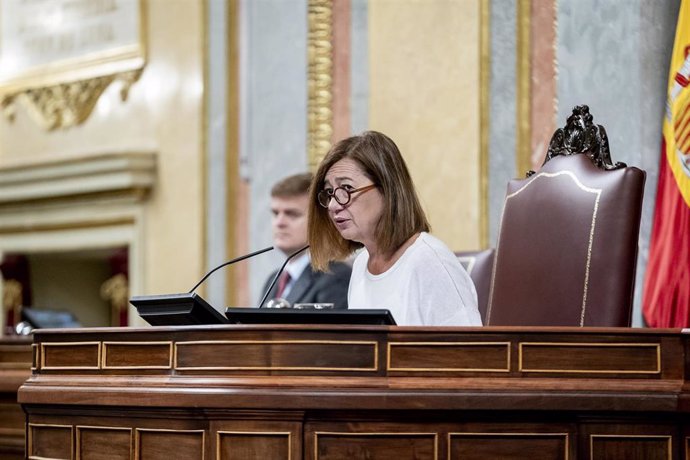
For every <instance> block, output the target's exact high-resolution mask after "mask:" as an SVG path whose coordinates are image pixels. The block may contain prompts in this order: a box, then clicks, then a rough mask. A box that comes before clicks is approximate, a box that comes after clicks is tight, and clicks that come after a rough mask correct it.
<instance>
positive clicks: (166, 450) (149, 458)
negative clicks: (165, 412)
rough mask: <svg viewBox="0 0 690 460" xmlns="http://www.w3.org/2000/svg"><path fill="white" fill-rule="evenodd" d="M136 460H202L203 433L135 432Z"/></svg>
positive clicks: (203, 447) (142, 430)
mask: <svg viewBox="0 0 690 460" xmlns="http://www.w3.org/2000/svg"><path fill="white" fill-rule="evenodd" d="M135 445H136V448H135V450H136V456H137V457H136V458H139V459H142V460H143V459H146V460H171V459H177V458H180V459H182V458H184V459H185V460H204V459H205V456H204V451H205V440H204V432H203V431H182V430H165V429H162V430H144V429H138V430H136V444H135Z"/></svg>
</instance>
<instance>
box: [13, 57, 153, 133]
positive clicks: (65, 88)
mask: <svg viewBox="0 0 690 460" xmlns="http://www.w3.org/2000/svg"><path fill="white" fill-rule="evenodd" d="M140 75H141V69H138V70H135V71H130V72H123V73H120V74H116V75H106V76H102V77H96V78H90V79H88V80H80V81H73V82H66V83H59V84H57V85H53V86H46V87H38V88H28V89H25V90H22V91H20V92H17V93H12V94H6V95H4V96H3V99H2V101H1V102H0V107H1V108H2V111H3V113H4V114H5V116H6V117H7V118H8V119H9V120H10V121H14V118H15V114H16V108H15V104H16V103H17V102H20V103H22V105H24V106H25V107H26V108H27V111H28V113H29V115H30V116H31V118H32V119H34V121H36V122H37V123H38V124H39V125H40V126H42V127H43V128H44V129H46V130H48V131H52V130H55V129H58V128H60V129H65V128H70V127H73V126H76V125H79V124H81V123H83V122H84V121H86V119H87V118H89V115H91V112H92V111H93V109H94V107H95V106H96V103H97V102H98V99H99V98H100V97H101V95H102V94H103V92H104V91H105V90H106V88H108V86H109V85H110V84H111V83H112V82H113V81H115V80H120V81H121V82H122V89H121V90H120V98H121V99H122V100H123V101H125V100H126V99H127V96H128V93H129V89H130V87H131V86H132V85H133V84H134V83H135V82H136V81H137V80H138V79H139V76H140Z"/></svg>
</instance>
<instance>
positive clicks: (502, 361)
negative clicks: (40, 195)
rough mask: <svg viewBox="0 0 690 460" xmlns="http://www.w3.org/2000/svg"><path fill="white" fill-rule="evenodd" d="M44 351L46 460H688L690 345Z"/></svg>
mask: <svg viewBox="0 0 690 460" xmlns="http://www.w3.org/2000/svg"><path fill="white" fill-rule="evenodd" d="M34 340H35V342H36V344H37V345H38V346H39V347H38V348H37V350H41V349H42V350H44V353H42V355H41V357H40V359H39V364H41V363H43V364H45V365H46V366H47V367H46V366H39V367H38V368H37V369H35V370H34V372H33V373H32V375H31V378H30V379H29V380H27V381H26V382H25V383H24V384H23V385H22V388H21V389H20V392H19V398H20V401H21V402H22V403H23V404H24V409H25V410H26V413H27V416H28V421H29V422H31V423H32V424H33V425H32V426H31V427H30V429H29V433H32V436H33V438H35V440H36V443H33V444H32V451H31V452H33V453H34V454H33V455H38V454H37V453H36V452H39V453H40V455H42V456H45V457H49V458H63V456H67V457H69V456H70V452H72V451H71V450H70V449H72V447H71V445H70V442H74V440H77V441H79V443H78V448H79V449H78V450H77V446H75V447H74V449H75V452H74V453H73V455H74V456H76V454H77V452H78V453H79V455H80V456H82V457H84V458H87V457H88V458H99V457H98V456H99V455H101V453H102V452H108V453H110V454H111V456H110V457H108V458H127V455H128V452H129V453H130V455H131V457H132V458H136V459H140V460H143V459H149V458H153V459H164V460H170V459H176V458H184V459H201V458H202V456H203V458H204V460H211V459H214V458H216V457H220V458H228V459H236V458H248V459H252V458H262V459H263V458H280V459H282V458H288V459H290V460H300V459H301V458H303V457H305V458H306V459H316V458H323V459H329V460H330V459H336V460H337V459H347V460H357V459H360V458H372V459H394V460H405V459H408V458H410V459H412V458H416V459H420V458H433V459H439V460H441V459H449V458H450V459H465V460H467V459H473V458H490V459H496V458H498V459H501V458H511V459H513V458H518V459H520V458H528V457H531V458H530V460H532V459H537V458H539V459H542V458H543V459H552V458H553V459H561V458H568V459H569V460H575V459H578V460H593V459H595V458H604V459H609V458H616V459H618V458H620V459H623V460H628V459H630V458H632V459H635V458H642V457H645V458H656V456H658V455H662V456H664V455H665V457H663V458H664V460H680V459H681V457H682V452H683V451H685V450H687V449H688V439H689V438H690V435H689V434H688V433H690V428H688V427H690V393H689V389H690V385H689V384H688V382H687V380H686V378H687V376H689V375H690V372H689V371H688V369H687V367H688V366H690V345H689V343H690V334H685V333H683V332H682V331H680V330H658V329H655V330H650V329H631V328H625V329H603V328H598V329H587V328H491V327H486V328H398V327H385V326H299V325H295V326H217V327H208V328H206V327H180V328H174V327H167V328H158V327H152V328H145V329H134V328H128V329H124V328H113V329H108V328H102V329H79V330H65V331H47V332H46V331H45V330H37V331H36V332H35V334H34ZM41 347H42V348H41ZM170 349H172V350H173V352H172V353H170V351H169V350H170ZM171 359H172V365H170V364H169V363H170V362H171ZM521 369H522V370H521ZM0 402H1V401H0ZM1 408H2V406H0V409H1ZM15 421H16V420H15ZM60 425H64V427H60ZM99 428H103V431H101V430H99ZM120 428H122V429H123V430H120ZM77 429H79V431H78V434H77ZM130 430H131V433H133V434H132V435H131V436H130V435H128V434H127V433H130ZM103 433H105V435H104V434H103ZM131 438H133V439H134V441H131V442H130V443H129V444H128V439H131ZM669 440H670V441H669ZM669 442H670V444H669ZM128 446H131V448H130V447H128ZM65 449H67V450H65ZM82 454H83V455H82ZM104 458H105V457H104ZM686 460H690V459H686Z"/></svg>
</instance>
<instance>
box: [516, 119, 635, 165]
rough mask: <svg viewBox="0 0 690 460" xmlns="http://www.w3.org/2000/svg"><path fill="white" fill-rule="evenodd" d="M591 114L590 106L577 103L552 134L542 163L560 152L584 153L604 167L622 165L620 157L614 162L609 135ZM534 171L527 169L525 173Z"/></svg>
mask: <svg viewBox="0 0 690 460" xmlns="http://www.w3.org/2000/svg"><path fill="white" fill-rule="evenodd" d="M593 120H594V117H593V116H592V114H590V113H589V107H588V106H586V105H578V106H576V107H575V108H573V113H572V114H571V115H570V116H569V117H568V119H567V120H566V124H565V127H563V128H558V129H557V130H556V131H555V132H554V133H553V136H552V137H551V141H550V142H549V149H548V151H547V152H546V159H545V160H544V164H546V162H547V161H549V160H550V159H551V158H553V157H556V156H559V155H576V154H580V153H583V154H585V155H587V157H588V158H589V159H590V160H592V163H593V164H594V165H595V166H596V167H598V168H600V169H604V170H607V171H608V170H612V169H620V168H625V167H626V164H625V163H622V162H620V161H617V162H616V163H613V160H611V151H610V149H609V138H608V136H607V135H606V130H605V129H604V127H603V126H601V125H596V124H594V122H593ZM532 174H534V171H529V172H528V173H527V177H529V176H531V175H532Z"/></svg>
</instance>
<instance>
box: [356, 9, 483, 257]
mask: <svg viewBox="0 0 690 460" xmlns="http://www.w3.org/2000/svg"><path fill="white" fill-rule="evenodd" d="M369 8H370V9H369V38H370V48H369V52H370V57H369V59H370V62H369V65H370V94H371V99H370V109H369V110H370V123H369V126H370V128H371V129H375V130H379V131H382V132H384V133H386V134H388V135H389V136H391V138H393V140H394V141H395V142H396V143H397V144H398V147H399V148H400V150H401V152H402V154H403V156H404V157H405V159H406V161H407V162H408V166H409V168H410V170H411V173H412V176H413V179H414V181H415V183H416V185H417V188H418V191H419V194H420V197H421V200H422V202H423V205H424V207H425V209H426V211H427V213H428V217H429V219H430V221H431V225H432V231H433V232H434V233H435V234H436V235H437V236H439V237H440V238H441V239H443V240H444V241H445V242H446V244H448V246H449V247H450V248H451V249H453V250H460V249H476V248H479V247H480V220H479V215H480V198H481V197H480V183H479V180H480V162H479V154H480V148H479V145H480V132H479V131H480V118H479V113H480V73H479V70H480V45H479V44H480V40H479V27H480V2H477V1H475V0H435V1H433V2H429V1H423V0H371V2H370V4H369Z"/></svg>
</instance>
